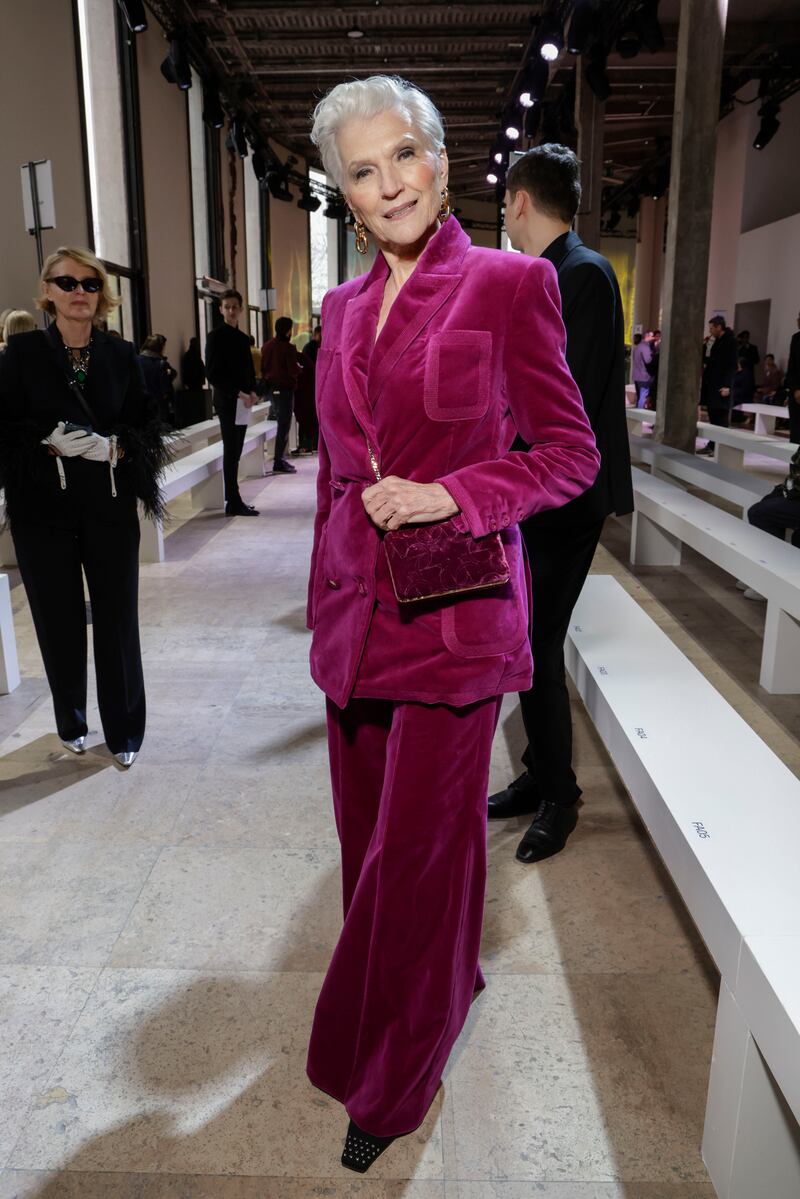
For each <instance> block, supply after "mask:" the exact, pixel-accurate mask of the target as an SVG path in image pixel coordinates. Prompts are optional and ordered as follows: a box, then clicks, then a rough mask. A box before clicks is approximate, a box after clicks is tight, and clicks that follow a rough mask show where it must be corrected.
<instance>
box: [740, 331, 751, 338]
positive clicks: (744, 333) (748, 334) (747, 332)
mask: <svg viewBox="0 0 800 1199" xmlns="http://www.w3.org/2000/svg"><path fill="white" fill-rule="evenodd" d="M739 336H740V337H749V336H750V330H749V329H742V331H741V333H740V334H739Z"/></svg>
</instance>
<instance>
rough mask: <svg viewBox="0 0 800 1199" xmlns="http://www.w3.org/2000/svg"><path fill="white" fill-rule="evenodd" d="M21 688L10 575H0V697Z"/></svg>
mask: <svg viewBox="0 0 800 1199" xmlns="http://www.w3.org/2000/svg"><path fill="white" fill-rule="evenodd" d="M17 687H19V659H18V658H17V639H16V637H15V636H14V616H13V612H12V608H11V587H10V586H9V582H8V575H0V695H9V694H10V692H12V691H14V690H15V689H16V688H17Z"/></svg>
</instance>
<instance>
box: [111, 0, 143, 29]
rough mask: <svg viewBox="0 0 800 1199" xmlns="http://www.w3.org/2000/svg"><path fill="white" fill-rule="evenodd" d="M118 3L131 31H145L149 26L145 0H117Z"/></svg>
mask: <svg viewBox="0 0 800 1199" xmlns="http://www.w3.org/2000/svg"><path fill="white" fill-rule="evenodd" d="M117 3H118V4H119V6H120V8H121V10H122V15H123V17H124V18H125V21H126V23H127V26H128V28H129V29H130V31H131V33H144V31H145V29H146V28H147V13H146V12H145V10H144V3H143V0H117Z"/></svg>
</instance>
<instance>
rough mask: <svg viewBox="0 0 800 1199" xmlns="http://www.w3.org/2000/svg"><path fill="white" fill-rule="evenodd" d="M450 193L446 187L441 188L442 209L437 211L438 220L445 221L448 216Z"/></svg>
mask: <svg viewBox="0 0 800 1199" xmlns="http://www.w3.org/2000/svg"><path fill="white" fill-rule="evenodd" d="M450 212H451V209H450V193H449V191H448V190H447V187H443V188H442V207H441V208H440V209H439V220H440V221H446V220H447V218H448V217H449V216H450Z"/></svg>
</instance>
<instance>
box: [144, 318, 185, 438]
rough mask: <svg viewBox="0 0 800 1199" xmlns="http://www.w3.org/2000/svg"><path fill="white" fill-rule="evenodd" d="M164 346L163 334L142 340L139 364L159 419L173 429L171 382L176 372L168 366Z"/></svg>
mask: <svg viewBox="0 0 800 1199" xmlns="http://www.w3.org/2000/svg"><path fill="white" fill-rule="evenodd" d="M166 344H167V339H166V337H164V336H163V334H161V333H151V334H150V335H149V336H148V337H146V338H145V339H144V342H143V343H142V348H141V349H140V350H139V362H140V364H141V367H142V374H143V375H144V381H145V385H146V387H147V390H148V391H149V392H150V395H151V396H152V397H153V399H154V400H155V401H156V403H157V404H158V411H159V413H160V414H161V419H162V420H163V422H164V424H165V425H167V426H168V428H170V429H174V428H175V424H176V422H175V391H174V388H173V385H172V381H173V379H174V378H175V377H176V375H177V373H178V372H177V371H176V370H175V369H174V367H172V366H170V364H169V361H168V360H167V358H166V356H165V354H164V347H165V346H166Z"/></svg>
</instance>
